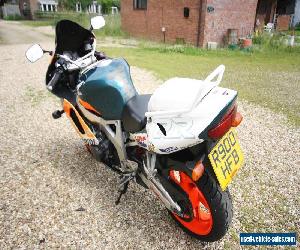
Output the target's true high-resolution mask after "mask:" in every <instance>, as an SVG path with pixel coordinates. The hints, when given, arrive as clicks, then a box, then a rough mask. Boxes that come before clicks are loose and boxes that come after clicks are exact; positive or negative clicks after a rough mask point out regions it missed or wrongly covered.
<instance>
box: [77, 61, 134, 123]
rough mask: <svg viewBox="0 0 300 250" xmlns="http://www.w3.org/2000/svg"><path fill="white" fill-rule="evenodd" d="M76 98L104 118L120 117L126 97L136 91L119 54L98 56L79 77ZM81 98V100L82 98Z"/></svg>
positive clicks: (113, 118)
mask: <svg viewBox="0 0 300 250" xmlns="http://www.w3.org/2000/svg"><path fill="white" fill-rule="evenodd" d="M80 81H81V82H82V85H81V86H80V87H79V89H78V97H79V102H81V103H86V106H88V107H91V109H93V110H96V111H97V113H99V114H100V115H101V117H102V118H104V119H106V120H120V119H121V115H122V111H123V108H124V106H125V104H126V103H127V101H128V100H129V99H131V98H132V97H133V96H135V95H136V94H137V92H136V89H135V87H134V85H133V83H132V79H131V75H130V68H129V65H128V63H127V62H126V61H125V60H124V59H123V58H116V59H106V60H101V61H99V63H98V64H97V65H96V67H94V68H92V69H90V70H88V71H86V72H84V73H83V74H82V76H81V77H80ZM82 101H83V102H82Z"/></svg>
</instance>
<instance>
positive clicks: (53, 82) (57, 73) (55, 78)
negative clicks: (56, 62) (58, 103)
mask: <svg viewBox="0 0 300 250" xmlns="http://www.w3.org/2000/svg"><path fill="white" fill-rule="evenodd" d="M62 73H63V72H62V70H60V69H58V70H56V71H55V73H54V75H53V77H52V79H51V80H50V81H49V83H48V84H47V89H48V90H50V91H52V90H53V89H54V87H55V85H56V83H57V82H58V80H59V79H60V77H61V75H62Z"/></svg>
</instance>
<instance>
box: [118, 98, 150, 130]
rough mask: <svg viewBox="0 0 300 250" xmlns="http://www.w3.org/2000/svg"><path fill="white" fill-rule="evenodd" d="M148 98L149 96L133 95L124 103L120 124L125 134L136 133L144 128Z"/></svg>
mask: <svg viewBox="0 0 300 250" xmlns="http://www.w3.org/2000/svg"><path fill="white" fill-rule="evenodd" d="M150 97H151V95H135V96H134V97H132V98H131V99H130V100H129V101H128V102H127V103H126V105H125V107H124V110H123V113H122V122H123V126H124V129H125V131H126V132H130V133H134V132H138V131H141V130H142V129H143V128H144V127H145V126H146V122H147V120H146V117H145V113H146V112H147V111H148V102H149V100H150Z"/></svg>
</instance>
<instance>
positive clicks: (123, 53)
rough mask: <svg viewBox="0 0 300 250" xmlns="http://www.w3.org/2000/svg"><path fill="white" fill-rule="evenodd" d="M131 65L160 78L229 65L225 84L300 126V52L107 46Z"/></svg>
mask: <svg viewBox="0 0 300 250" xmlns="http://www.w3.org/2000/svg"><path fill="white" fill-rule="evenodd" d="M102 50H104V51H105V52H106V53H107V54H108V55H109V56H113V57H124V58H126V59H127V60H128V62H129V64H130V65H134V66H138V67H142V68H145V69H148V70H151V71H153V72H154V73H155V74H156V76H157V77H158V78H160V79H163V80H165V79H168V78H170V77H174V76H181V77H191V78H198V79H203V78H205V77H206V76H207V75H208V74H209V73H210V72H211V71H212V70H213V69H214V68H216V67H217V66H218V65H219V64H224V65H225V66H226V71H225V74H224V78H223V82H222V83H221V86H224V87H229V88H233V89H236V90H238V91H239V96H240V98H242V99H245V100H247V101H250V102H252V103H256V104H259V105H261V106H263V107H267V108H270V109H272V110H274V111H276V112H280V113H283V114H286V115H287V117H288V119H289V121H290V123H292V124H294V125H296V126H300V92H299V89H300V54H299V53H288V52H273V53H272V52H266V53H262V52H261V53H260V52H255V53H245V52H240V51H228V50H218V51H206V50H201V51H199V53H197V55H193V54H192V53H176V52H173V53H172V52H166V51H164V50H162V49H157V48H154V49H149V48H148V49H147V48H103V49H102Z"/></svg>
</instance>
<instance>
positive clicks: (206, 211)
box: [169, 169, 233, 241]
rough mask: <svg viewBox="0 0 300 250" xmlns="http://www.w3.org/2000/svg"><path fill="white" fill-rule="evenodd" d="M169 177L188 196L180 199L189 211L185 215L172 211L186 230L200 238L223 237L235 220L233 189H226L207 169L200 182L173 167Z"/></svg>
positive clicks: (207, 239)
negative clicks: (180, 215) (222, 187)
mask: <svg viewBox="0 0 300 250" xmlns="http://www.w3.org/2000/svg"><path fill="white" fill-rule="evenodd" d="M169 177H170V179H171V181H173V182H174V183H175V185H178V187H179V189H180V190H181V191H182V192H184V194H185V197H186V200H181V201H179V205H180V206H181V207H182V208H183V211H184V213H185V215H184V217H179V216H178V215H176V214H174V213H171V216H172V218H173V219H174V220H175V221H176V222H177V224H178V225H179V226H180V227H181V228H182V229H183V230H184V231H185V232H186V233H188V234H189V235H191V236H193V237H195V238H198V239H200V240H203V241H217V240H219V239H221V238H222V237H223V236H224V235H225V234H226V232H227V230H228V227H229V225H230V223H231V220H232V214H233V213H232V202H231V196H230V193H229V191H228V190H226V191H222V190H221V188H220V186H219V184H218V182H217V180H216V179H215V177H214V176H213V175H212V174H211V173H210V172H209V171H207V169H205V171H204V173H203V175H202V177H201V178H200V179H199V180H198V181H197V182H194V181H193V180H192V178H191V177H190V176H189V175H187V174H186V173H184V172H182V171H176V170H171V171H170V172H169Z"/></svg>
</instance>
